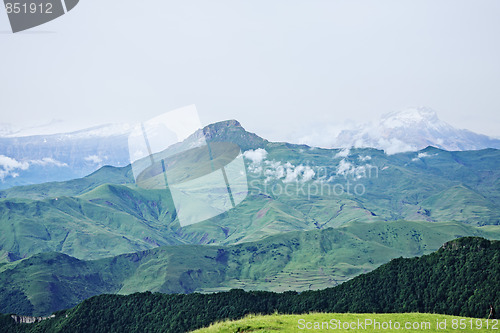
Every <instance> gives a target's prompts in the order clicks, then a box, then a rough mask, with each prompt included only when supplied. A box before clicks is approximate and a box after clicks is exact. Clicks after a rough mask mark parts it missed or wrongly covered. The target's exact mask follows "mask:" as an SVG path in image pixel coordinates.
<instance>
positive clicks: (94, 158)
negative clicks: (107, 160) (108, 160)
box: [84, 155, 102, 164]
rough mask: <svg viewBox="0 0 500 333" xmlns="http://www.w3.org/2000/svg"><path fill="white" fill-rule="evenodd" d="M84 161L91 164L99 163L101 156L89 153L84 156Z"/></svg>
mask: <svg viewBox="0 0 500 333" xmlns="http://www.w3.org/2000/svg"><path fill="white" fill-rule="evenodd" d="M84 160H85V161H87V162H90V163H93V164H101V163H102V158H100V157H99V156H97V155H90V156H87V157H85V158H84Z"/></svg>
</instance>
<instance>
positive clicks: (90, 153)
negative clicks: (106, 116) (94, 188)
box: [0, 124, 130, 188]
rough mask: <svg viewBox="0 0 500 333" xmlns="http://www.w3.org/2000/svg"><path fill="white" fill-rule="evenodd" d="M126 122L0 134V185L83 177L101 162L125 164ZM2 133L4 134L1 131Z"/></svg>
mask: <svg viewBox="0 0 500 333" xmlns="http://www.w3.org/2000/svg"><path fill="white" fill-rule="evenodd" d="M129 131H130V126H129V125H126V124H125V125H104V126H99V127H94V128H89V129H85V130H82V131H77V132H72V133H63V134H50V135H36V136H13V135H15V134H11V135H10V136H9V135H7V136H1V137H0V188H9V187H13V186H19V185H28V184H39V183H43V182H48V181H63V180H69V179H74V178H80V177H84V176H86V175H88V174H90V173H92V172H94V171H96V170H97V169H98V168H100V167H102V166H104V165H113V166H126V165H128V164H129V163H130V161H129V154H128V133H129ZM4 134H5V133H4Z"/></svg>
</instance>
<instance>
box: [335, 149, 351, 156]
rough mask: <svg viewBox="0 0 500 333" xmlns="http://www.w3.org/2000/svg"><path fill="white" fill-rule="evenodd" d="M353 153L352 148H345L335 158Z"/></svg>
mask: <svg viewBox="0 0 500 333" xmlns="http://www.w3.org/2000/svg"><path fill="white" fill-rule="evenodd" d="M350 153H351V150H350V149H349V148H344V149H342V150H341V151H339V152H338V153H337V154H336V155H335V157H334V158H343V157H348V156H349V154H350Z"/></svg>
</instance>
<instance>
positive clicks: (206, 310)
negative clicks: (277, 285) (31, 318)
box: [0, 237, 500, 333]
mask: <svg viewBox="0 0 500 333" xmlns="http://www.w3.org/2000/svg"><path fill="white" fill-rule="evenodd" d="M499 300H500V242H499V241H489V240H486V239H483V238H477V237H465V238H460V239H457V240H454V241H451V242H448V243H445V244H444V245H443V246H442V247H441V248H440V249H439V250H438V251H437V252H434V253H432V254H430V255H425V256H422V257H419V258H410V259H405V258H398V259H394V260H392V261H391V262H389V263H387V264H385V265H382V266H381V267H379V268H377V269H376V270H374V271H372V272H370V273H367V274H364V275H360V276H358V277H356V278H354V279H352V280H350V281H348V282H345V283H343V284H342V285H340V286H338V287H334V288H328V289H324V290H319V291H307V292H302V293H297V292H284V293H273V292H260V291H251V292H245V291H243V290H236V289H235V290H231V291H229V292H221V293H214V294H198V293H194V294H189V295H184V294H171V295H167V294H161V293H149V292H146V293H135V294H132V295H128V296H121V295H100V296H95V297H92V298H90V299H88V300H85V301H84V302H82V303H81V304H79V305H78V306H76V307H75V308H73V309H70V310H64V311H59V312H56V317H55V318H54V319H49V320H45V321H43V322H41V323H37V324H15V323H14V321H13V320H12V319H11V318H10V315H2V316H0V327H1V328H0V331H1V332H96V333H97V332H159V331H162V332H185V331H189V330H193V329H196V328H200V327H204V326H207V325H209V324H210V323H212V322H215V321H219V320H223V319H237V318H241V317H243V316H244V315H246V314H249V313H260V314H270V313H274V312H276V311H277V312H279V313H283V314H293V313H294V314H300V313H308V312H314V311H316V312H319V311H320V312H356V313H372V312H376V313H403V312H427V313H441V314H450V315H460V316H467V317H478V318H485V317H486V316H487V313H488V305H489V304H490V303H491V304H494V306H495V308H497V309H498V308H499V307H500V301H499Z"/></svg>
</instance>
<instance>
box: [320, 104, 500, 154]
mask: <svg viewBox="0 0 500 333" xmlns="http://www.w3.org/2000/svg"><path fill="white" fill-rule="evenodd" d="M427 146H434V147H437V148H440V149H445V150H478V149H484V148H500V140H498V139H493V138H490V137H488V136H486V135H481V134H476V133H473V132H471V131H468V130H463V129H457V128H455V127H453V126H451V125H450V124H448V123H446V122H444V121H442V120H440V119H439V117H438V115H437V113H436V112H435V111H434V110H432V109H430V108H427V107H419V108H411V109H405V110H402V111H398V112H392V113H388V114H386V115H384V116H382V117H381V119H380V120H379V121H378V122H373V123H368V124H362V125H356V126H353V128H352V129H346V130H342V131H340V132H339V133H338V134H337V135H336V136H335V137H333V138H332V139H331V145H330V147H358V148H361V147H370V148H378V149H383V150H384V151H385V152H386V153H387V154H395V153H400V152H406V151H417V150H420V149H423V148H425V147H427Z"/></svg>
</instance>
